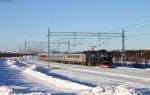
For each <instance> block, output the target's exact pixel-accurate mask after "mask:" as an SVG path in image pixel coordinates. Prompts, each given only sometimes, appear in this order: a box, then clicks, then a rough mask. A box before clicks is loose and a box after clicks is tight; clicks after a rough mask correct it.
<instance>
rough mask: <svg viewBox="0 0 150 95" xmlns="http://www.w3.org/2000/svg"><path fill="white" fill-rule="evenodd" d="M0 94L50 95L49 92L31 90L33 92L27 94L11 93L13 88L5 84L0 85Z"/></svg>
mask: <svg viewBox="0 0 150 95" xmlns="http://www.w3.org/2000/svg"><path fill="white" fill-rule="evenodd" d="M0 95H51V94H50V93H42V92H33V93H27V94H16V93H13V90H12V89H10V88H8V87H6V86H0Z"/></svg>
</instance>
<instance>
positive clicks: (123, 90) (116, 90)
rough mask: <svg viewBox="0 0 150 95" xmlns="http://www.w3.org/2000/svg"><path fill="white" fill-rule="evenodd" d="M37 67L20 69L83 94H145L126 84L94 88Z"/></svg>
mask: <svg viewBox="0 0 150 95" xmlns="http://www.w3.org/2000/svg"><path fill="white" fill-rule="evenodd" d="M7 63H8V64H9V65H11V67H14V68H16V67H17V68H19V67H18V66H16V65H15V62H14V61H13V60H7ZM26 64H27V63H26ZM36 68H37V65H35V66H31V67H26V69H20V70H22V71H23V73H26V74H28V75H30V76H32V77H33V78H35V79H37V80H39V81H40V82H42V83H46V84H48V85H49V84H50V85H51V84H52V85H55V86H56V87H58V88H60V89H65V90H66V89H68V90H72V91H76V92H77V94H81V95H143V94H139V93H137V92H136V91H135V90H134V89H129V88H128V87H127V86H124V85H120V86H116V87H103V86H96V87H94V88H93V87H88V86H85V85H82V84H79V83H74V82H71V81H67V80H62V79H59V78H54V77H52V76H48V75H46V74H44V73H41V72H39V71H36ZM0 89H2V90H0V95H17V94H13V93H12V92H13V91H12V89H8V88H6V87H2V88H0ZM3 90H4V91H3ZM1 93H2V94H1ZM25 95H47V94H44V93H36V94H33V93H30V94H25ZM48 95H49V94H48Z"/></svg>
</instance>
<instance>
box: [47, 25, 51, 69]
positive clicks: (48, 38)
mask: <svg viewBox="0 0 150 95" xmlns="http://www.w3.org/2000/svg"><path fill="white" fill-rule="evenodd" d="M47 37H48V67H49V58H50V46H49V41H50V29H49V28H48V35H47Z"/></svg>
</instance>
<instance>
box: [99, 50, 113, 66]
mask: <svg viewBox="0 0 150 95" xmlns="http://www.w3.org/2000/svg"><path fill="white" fill-rule="evenodd" d="M111 64H112V53H111V52H108V51H106V50H100V51H99V66H100V67H103V68H108V67H110V66H111Z"/></svg>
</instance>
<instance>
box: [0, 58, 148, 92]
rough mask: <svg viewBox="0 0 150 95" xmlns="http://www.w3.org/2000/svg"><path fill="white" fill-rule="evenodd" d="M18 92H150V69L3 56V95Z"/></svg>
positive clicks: (0, 72)
mask: <svg viewBox="0 0 150 95" xmlns="http://www.w3.org/2000/svg"><path fill="white" fill-rule="evenodd" d="M3 85H4V86H3ZM1 89H5V90H6V91H2V90H1ZM5 92H6V93H8V92H9V94H3V93H5ZM35 92H36V93H35ZM18 94H19V95H20V94H27V95H28V94H29V95H50V94H52V95H150V71H149V70H144V69H130V68H99V67H91V66H81V65H70V64H60V63H52V62H51V63H49V67H48V62H44V61H39V60H38V59H36V58H29V59H28V60H27V61H26V62H23V61H20V60H19V59H17V60H16V59H8V60H6V59H0V95H18Z"/></svg>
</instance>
